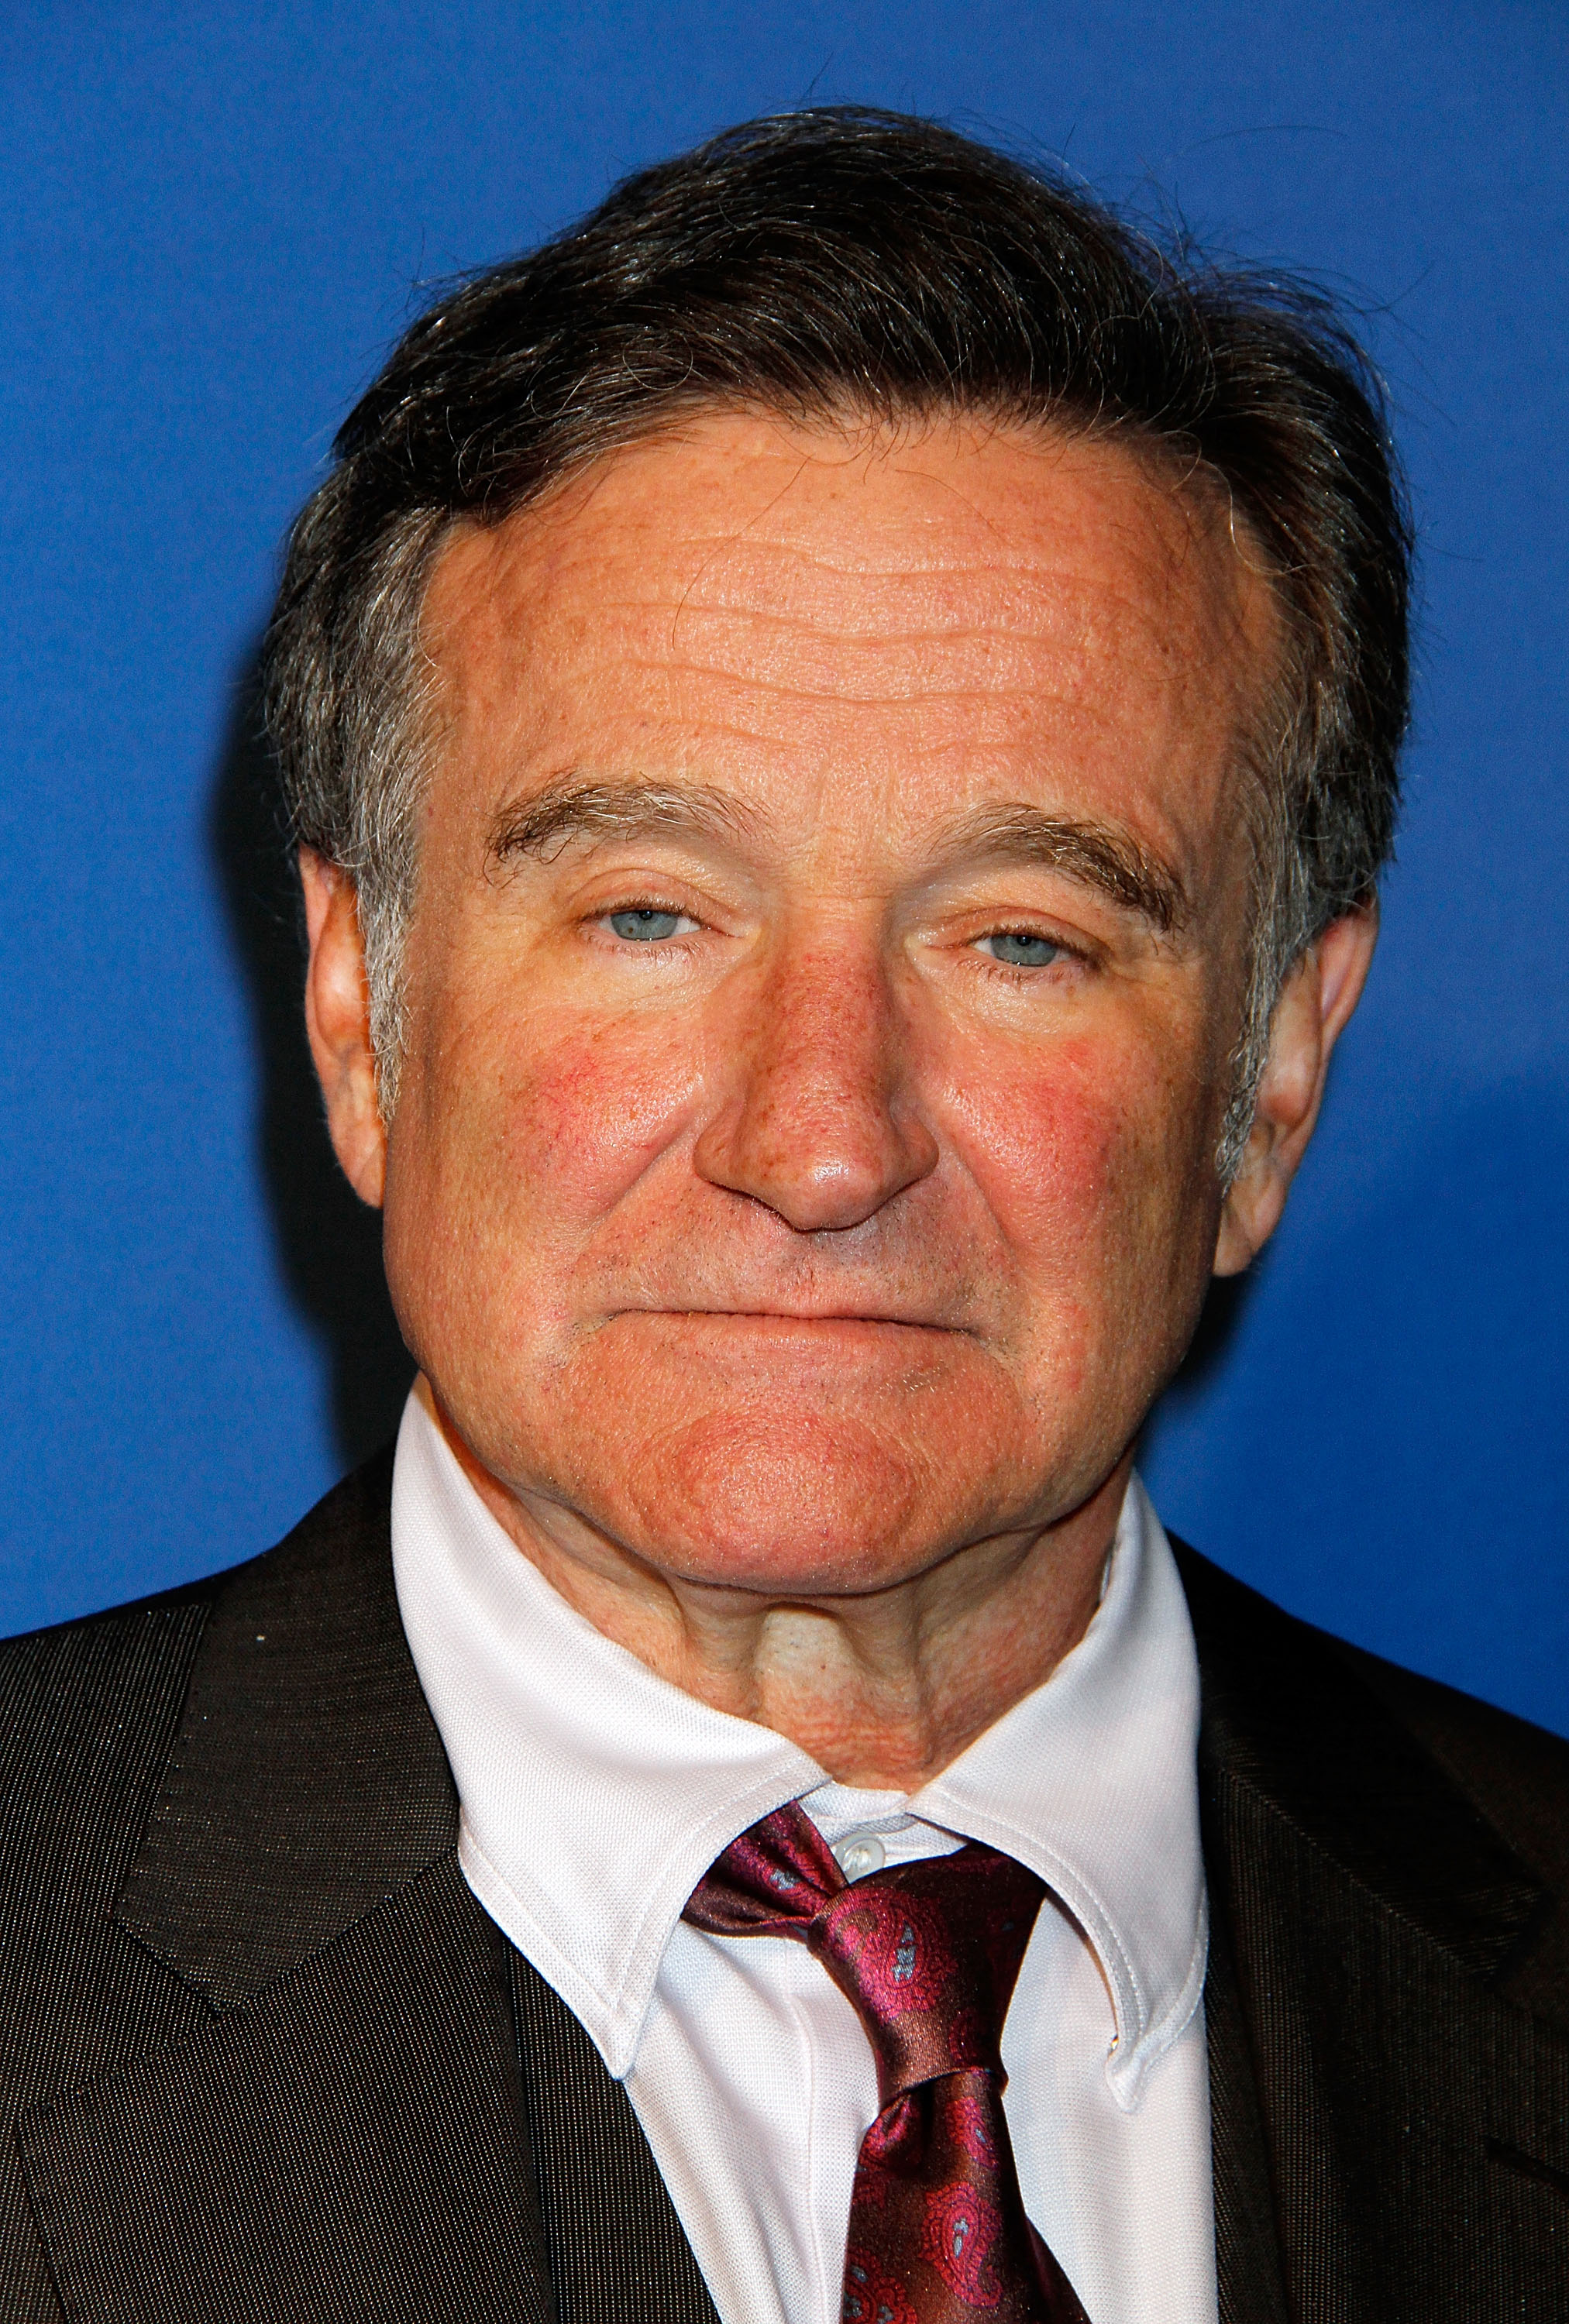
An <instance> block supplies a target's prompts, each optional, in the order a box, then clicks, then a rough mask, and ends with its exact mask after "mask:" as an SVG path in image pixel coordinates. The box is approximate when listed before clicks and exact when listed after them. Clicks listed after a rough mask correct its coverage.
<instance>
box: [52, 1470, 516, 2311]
mask: <svg viewBox="0 0 1569 2324" xmlns="http://www.w3.org/2000/svg"><path fill="white" fill-rule="evenodd" d="M389 1489H390V1469H389V1467H388V1465H387V1464H385V1463H383V1464H379V1465H378V1467H377V1468H376V1469H375V1470H374V1471H369V1472H362V1473H361V1475H360V1476H359V1477H357V1478H354V1479H350V1480H348V1482H347V1483H346V1485H344V1486H343V1487H340V1488H339V1489H338V1490H337V1492H336V1493H335V1494H333V1495H331V1496H330V1497H329V1498H328V1500H327V1501H326V1502H325V1503H324V1504H323V1505H322V1506H321V1508H319V1509H318V1510H317V1511H315V1512H313V1514H312V1516H311V1517H309V1518H307V1520H306V1521H305V1523H304V1525H303V1526H300V1528H299V1529H298V1530H297V1532H296V1533H295V1534H293V1535H291V1536H290V1538H289V1540H288V1541H287V1542H285V1543H284V1544H282V1545H281V1547H280V1548H279V1549H278V1550H276V1551H273V1552H272V1553H271V1554H269V1555H268V1556H267V1557H265V1558H262V1559H258V1560H256V1561H254V1563H253V1564H251V1565H249V1566H245V1567H241V1568H239V1569H238V1570H237V1571H236V1572H235V1573H233V1574H231V1575H229V1576H226V1577H225V1579H224V1580H223V1581H222V1582H220V1583H219V1584H217V1586H216V1589H215V1595H214V1602H213V1609H212V1612H211V1615H210V1617H209V1619H208V1625H207V1628H206V1630H205V1632H204V1635H203V1638H202V1643H201V1646H200V1648H199V1649H198V1655H197V1658H196V1662H195V1664H194V1666H193V1670H192V1676H191V1682H190V1688H189V1697H188V1700H187V1704H186V1709H185V1713H184V1717H183V1720H182V1722H181V1727H180V1734H179V1738H178V1740H177V1742H176V1745H175V1748H174V1750H173V1752H172V1753H171V1758H170V1761H169V1765H168V1766H167V1768H166V1770H165V1774H164V1777H163V1782H162V1789H161V1792H160V1795H159V1798H158V1800H157V1803H156V1804H155V1806H154V1809H153V1812H152V1817H151V1820H150V1821H149V1823H148V1826H147V1829H146V1832H145V1834H144V1837H143V1842H142V1845H141V1848H140V1849H139V1850H138V1852H137V1855H136V1858H135V1860H134V1863H133V1864H132V1866H131V1867H130V1870H129V1872H128V1874H127V1876H126V1878H125V1883H124V1885H123V1887H122V1889H121V1892H120V1897H119V1901H118V1905H117V1908H116V1918H117V1920H118V1922H119V1923H120V1925H121V1927H122V1929H123V1930H124V1931H125V1932H126V1933H127V1934H128V1935H130V1936H131V1937H133V1938H134V1939H135V1941H137V1942H138V1943H139V1944H141V1945H142V1946H143V1947H144V1948H145V1949H146V1950H147V1951H149V1952H151V1953H152V1954H153V1955H155V1956H156V1958H157V1959H158V1960H160V1961H161V1962H162V1963H163V1964H164V1966H165V1968H166V1969H168V1971H169V1972H170V1974H171V1976H173V1977H177V1978H180V1980H181V1981H182V1982H183V1983H184V1984H185V1985H186V1986H187V1987H191V1988H194V1990H195V1991H196V1992H198V1993H199V1994H200V1995H201V1996H202V1997H204V1998H205V1999H206V2001H207V2002H208V2005H209V2006H210V2008H211V2010H212V2013H213V2015H212V2017H211V2020H210V2022H209V2023H208V2024H204V2025H203V2026H201V2027H200V2028H199V2029H198V2031H197V2032H196V2033H192V2034H189V2035H188V2036H187V2037H186V2038H185V2039H183V2040H181V2041H180V2042H178V2043H174V2044H173V2045H171V2046H170V2047H167V2048H164V2049H160V2050H157V2051H155V2052H152V2053H151V2054H148V2055H144V2056H143V2058H141V2059H140V2060H139V2061H135V2062H134V2063H133V2064H131V2065H130V2066H128V2067H125V2068H122V2069H120V2070H116V2071H115V2073H114V2074H112V2075H110V2076H107V2077H105V2078H104V2079H102V2080H98V2081H96V2082H93V2083H91V2084H89V2085H88V2087H87V2088H86V2089H80V2090H78V2091H74V2092H71V2093H69V2094H68V2095H66V2096H63V2097H60V2098H56V2099H55V2100H53V2101H52V2102H51V2104H50V2105H48V2106H46V2107H41V2108H40V2109H38V2110H37V2111H35V2112H34V2113H33V2114H32V2116H29V2117H28V2118H27V2119H26V2121H25V2122H24V2124H23V2128H22V2134H21V2144H22V2150H23V2162H24V2167H25V2169H26V2172H27V2174H28V2179H29V2185H30V2190H31V2194H32V2201H33V2207H34V2210H35V2213H36V2216H37V2218H38V2222H39V2227H40V2231H41V2233H42V2237H43V2240H44V2244H45V2246H46V2249H47V2251H48V2254H49V2257H50V2263H51V2268H52V2270H53V2273H54V2276H55V2280H56V2282H57V2284H58V2286H59V2288H60V2295H61V2298H62V2301H63V2302H64V2305H65V2309H66V2312H67V2315H68V2317H69V2318H70V2319H73V2324H74V2319H81V2324H111V2320H112V2319H115V2324H118V2319H124V2324H132V2319H135V2324H146V2319H149V2318H151V2317H153V2316H156V2317H157V2318H159V2319H160V2324H229V2320H230V2319H233V2324H240V2320H241V2319H245V2324H254V2319H257V2318H261V2317H268V2318H279V2319H286V2318H299V2319H309V2324H350V2319H353V2324H362V2319H363V2320H364V2324H369V2319H372V2318H375V2319H378V2324H389V2319H392V2324H401V2319H405V2318H407V2319H409V2324H415V2319H418V2324H448V2319H450V2324H459V2319H462V2320H463V2324H470V2319H473V2324H478V2319H481V2318H484V2319H487V2320H488V2319H494V2318H495V2317H498V2316H501V2315H503V2314H504V2315H507V2316H509V2317H514V2316H515V2317H516V2318H518V2319H520V2324H547V2319H549V2316H550V2312H551V2301H550V2295H549V2284H548V2277H547V2273H546V2270H545V2266H544V2261H543V2248H542V2242H541V2237H540V2224H539V2212H538V2206H537V2201H536V2196H535V2186H534V2175H533V2168H532V2163H531V2154H530V2148H529V2142H528V2133H527V2126H526V2122H525V2117H524V2113H523V2105H522V2093H521V2087H520V2082H519V2077H518V2070H517V2050H516V2043H515V2040H514V2036H513V2027H512V2006H511V1998H510V1993H509V1989H508V1981H507V1970H506V1948H505V1945H504V1943H503V1940H502V1939H501V1937H500V1935H499V1933H498V1932H496V1931H495V1929H494V1926H493V1925H492V1923H490V1921H489V1920H488V1918H487V1917H486V1916H485V1914H484V1913H483V1912H482V1911H481V1909H480V1908H479V1906H478V1905H477V1904H475V1902H474V1900H473V1898H472V1897H471V1896H470V1895H469V1893H468V1890H467V1888H466V1886H465V1884H464V1882H463V1880H462V1878H461V1876H460V1874H459V1872H458V1870H457V1857H456V1838H457V1807H456V1801H455V1798H454V1795H453V1791H452V1784H451V1779H450V1776H449V1774H448V1768H447V1763H446V1759H445V1756H444V1754H443V1752H442V1750H441V1746H440V1742H439V1738H438V1736H437V1733H436V1729H435V1727H434V1725H433V1723H432V1721H431V1720H430V1717H429V1712H428V1711H427V1710H426V1707H425V1704H424V1701H423V1699H422V1697H421V1695H420V1689H419V1684H418V1682H417V1679H416V1677H415V1674H414V1670H413V1665H412V1663H411V1659H410V1656H409V1654H408V1649H407V1646H406V1645H405V1644H404V1641H403V1637H402V1630H401V1623H400V1622H399V1619H398V1614H397V1605H396V1600H395V1595H394V1592H393V1590H392V1574H391V1563H390V1544H389V1534H388V1506H389Z"/></svg>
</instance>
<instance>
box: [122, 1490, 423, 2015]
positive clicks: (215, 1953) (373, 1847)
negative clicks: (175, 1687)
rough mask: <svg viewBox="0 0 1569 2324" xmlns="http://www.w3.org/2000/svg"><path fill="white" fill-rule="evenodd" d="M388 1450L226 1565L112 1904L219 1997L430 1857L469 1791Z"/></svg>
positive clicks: (248, 1992)
mask: <svg viewBox="0 0 1569 2324" xmlns="http://www.w3.org/2000/svg"><path fill="white" fill-rule="evenodd" d="M391 1492H392V1460H391V1454H390V1452H389V1453H387V1454H384V1455H383V1456H382V1457H381V1458H379V1459H378V1460H376V1461H374V1462H371V1463H370V1464H369V1466H368V1467H366V1468H365V1469H363V1470H361V1471H357V1472H356V1473H355V1475H354V1476H352V1477H349V1478H347V1479H346V1480H345V1481H344V1482H343V1483H342V1484H341V1485H339V1486H338V1487H337V1489H336V1490H335V1491H334V1492H332V1493H330V1494H329V1495H328V1498H327V1499H326V1500H324V1501H323V1502H321V1503H320V1505H319V1506H318V1508H316V1509H314V1510H313V1511H312V1512H311V1514H310V1515H309V1517H307V1518H306V1519H305V1520H304V1521H303V1523H302V1524H300V1526H297V1527H296V1528H295V1530H294V1531H293V1533H291V1535H289V1536H288V1538H287V1539H286V1540H285V1541H283V1542H282V1543H281V1544H280V1545H279V1546H278V1548H276V1549H275V1550H272V1551H271V1552H270V1553H269V1554H267V1555H266V1556H264V1557H259V1558H255V1559H253V1560H252V1561H251V1563H249V1564H246V1565H242V1566H238V1567H236V1568H235V1571H234V1572H231V1573H228V1574H226V1575H224V1576H222V1577H221V1578H220V1580H219V1582H218V1583H217V1585H216V1591H215V1597H214V1600H213V1605H212V1610H211V1613H210V1615H209V1617H208V1624H207V1628H206V1630H205V1632H204V1635H203V1637H202V1640H201V1645H200V1646H199V1648H198V1653H197V1657H196V1662H195V1665H194V1668H193V1670H192V1674H191V1679H190V1684H189V1692H188V1695H187V1699H186V1706H185V1712H184V1717H183V1719H182V1720H181V1724H180V1735H179V1739H178V1741H177V1743H176V1745H175V1748H174V1750H173V1751H172V1753H171V1756H170V1759H169V1763H168V1766H167V1767H166V1768H165V1770H164V1775H163V1780H162V1786H161V1789H160V1792H159V1794H158V1798H157V1800H156V1802H155V1803H154V1805H153V1809H152V1815H151V1817H150V1819H149V1821H148V1824H147V1828H146V1831H145V1834H144V1837H143V1842H142V1845H141V1848H140V1849H139V1850H138V1852H137V1855H136V1858H135V1859H134V1863H133V1864H132V1866H131V1867H130V1870H129V1872H128V1873H127V1875H126V1877H125V1882H124V1884H123V1886H122V1887H121V1890H120V1895H119V1898H118V1900H117V1904H116V1907H115V1917H116V1919H117V1920H118V1922H119V1923H120V1925H121V1927H122V1928H124V1929H125V1930H126V1931H127V1932H128V1933H130V1934H131V1935H133V1936H134V1937H135V1938H136V1939H137V1940H138V1941H139V1942H140V1943H142V1944H143V1945H144V1946H145V1947H146V1948H147V1950H149V1951H150V1952H152V1953H153V1954H154V1955H156V1957H157V1958H158V1959H159V1960H162V1962H163V1963H164V1964H165V1965H166V1967H168V1968H170V1969H173V1970H174V1971H175V1972H176V1974H177V1975H178V1976H180V1978H183V1979H184V1980H185V1981H186V1983H187V1984H189V1985H190V1986H193V1987H195V1988H196V1989H197V1990H198V1992H199V1993H201V1994H202V1995H203V1996H204V1997H206V1998H207V1999H208V2001H210V2002H211V2003H212V2004H213V2005H214V2006H215V2007H217V2008H227V2007H229V2006H232V2005H233V2004H234V2003H235V2002H238V2001H242V2000H245V1999H246V1998H247V1997H250V1996H252V1995H254V1994H256V1993H258V1992H260V1991H261V1990H262V1989H263V1987H266V1986H268V1985H269V1984H271V1983H272V1979H273V1978H276V1977H278V1976H280V1975H281V1973H282V1972H283V1971H285V1970H287V1969H291V1968H292V1967H293V1966H294V1965H295V1964H296V1963H298V1962H299V1961H301V1960H304V1959H306V1958H307V1956H308V1955H309V1954H310V1953H312V1952H314V1951H316V1950H318V1948H320V1947H321V1946H322V1945H325V1944H328V1943H329V1942H330V1941H332V1940H333V1939H334V1938H335V1937H337V1936H338V1935H340V1934H341V1932H343V1931H344V1930H345V1929H346V1928H348V1927H350V1926H351V1925H352V1924H353V1923H355V1922H356V1921H358V1920H360V1919H361V1918H362V1917H363V1916H364V1915H365V1914H367V1913H369V1912H371V1911H373V1910H374V1908H375V1907H376V1906H377V1905H379V1904H382V1903H383V1901H384V1900H385V1899H386V1898H388V1897H390V1896H392V1895H395V1894H396V1893H397V1892H398V1891H399V1890H400V1889H401V1888H403V1887H405V1886H407V1885H408V1883H409V1882H410V1881H411V1880H414V1879H417V1878H418V1877H420V1874H422V1873H424V1872H427V1871H429V1869H430V1868H431V1867H432V1866H433V1865H435V1864H436V1863H437V1862H438V1860H439V1859H440V1858H442V1857H444V1856H446V1855H448V1854H449V1853H450V1852H451V1850H452V1849H453V1848H454V1847H455V1845H456V1842H457V1795H456V1794H455V1792H454V1790H453V1785H452V1778H451V1775H450V1774H449V1772H448V1766H447V1760H446V1757H445V1755H444V1753H443V1751H442V1748H441V1742H440V1738H439V1737H438V1734H437V1731H436V1727H435V1724H434V1721H433V1720H431V1717H430V1714H429V1711H428V1710H427V1709H426V1707H425V1701H424V1697H423V1696H422V1695H421V1693H420V1684H419V1681H418V1679H417V1678H416V1676H415V1673H414V1666H413V1664H412V1662H411V1660H410V1656H409V1650H408V1647H407V1646H406V1644H405V1643H404V1638H403V1632H402V1628H401V1623H400V1621H399V1618H398V1607H397V1600H396V1597H395V1595H394V1593H393V1589H392V1556H391V1538H390V1531H389V1518H388V1511H389V1507H390V1501H391Z"/></svg>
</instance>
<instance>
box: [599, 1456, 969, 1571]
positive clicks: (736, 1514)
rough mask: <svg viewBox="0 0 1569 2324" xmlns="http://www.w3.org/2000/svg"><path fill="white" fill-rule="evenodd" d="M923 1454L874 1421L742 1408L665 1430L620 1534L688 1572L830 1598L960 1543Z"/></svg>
mask: <svg viewBox="0 0 1569 2324" xmlns="http://www.w3.org/2000/svg"><path fill="white" fill-rule="evenodd" d="M934 1482H935V1480H934V1479H933V1478H932V1477H931V1476H930V1475H929V1473H928V1471H927V1467H926V1463H925V1462H921V1461H918V1460H917V1459H915V1458H913V1457H912V1456H911V1455H910V1454H909V1453H908V1452H905V1451H904V1450H903V1449H902V1448H900V1446H898V1445H896V1444H891V1443H889V1442H888V1441H887V1440H886V1439H885V1438H883V1437H882V1436H881V1435H880V1434H879V1433H878V1432H877V1431H876V1430H874V1429H872V1428H868V1427H866V1426H865V1425H859V1426H858V1425H855V1424H854V1423H850V1424H846V1423H845V1421H844V1419H843V1418H840V1419H839V1420H837V1421H836V1422H834V1423H830V1424H828V1425H825V1424H824V1423H823V1422H822V1421H821V1420H814V1419H807V1418H803V1417H802V1416H799V1415H791V1416H784V1415H780V1416H764V1415H757V1416H746V1417H741V1416H733V1415H727V1416H724V1417H722V1418H714V1419H709V1420H706V1421H697V1422H694V1423H691V1424H689V1425H687V1426H686V1427H684V1428H681V1429H680V1430H678V1431H677V1432H675V1433H674V1434H670V1435H669V1436H664V1437H662V1438H661V1439H660V1443H659V1446H658V1450H657V1452H654V1453H652V1455H651V1458H650V1459H649V1461H648V1462H647V1463H646V1464H645V1463H643V1462H639V1464H638V1466H637V1470H636V1471H635V1472H634V1473H632V1474H631V1475H629V1476H628V1477H627V1478H626V1479H625V1480H624V1482H623V1493H622V1494H618V1495H617V1496H616V1498H617V1499H623V1507H624V1516H623V1515H622V1512H620V1511H618V1512H617V1513H616V1518H617V1520H619V1521H618V1522H617V1521H614V1520H613V1522H614V1530H616V1531H617V1532H619V1533H621V1535H622V1537H623V1539H625V1540H627V1541H628V1543H629V1545H632V1546H633V1547H635V1548H637V1549H638V1550H639V1551H640V1552H641V1554H644V1555H648V1556H650V1557H651V1559H652V1560H653V1562H655V1563H658V1564H660V1565H661V1566H663V1567H665V1568H666V1569H667V1570H669V1571H671V1572H678V1573H679V1574H680V1575H681V1576H682V1578H683V1579H684V1580H687V1581H689V1582H713V1583H715V1585H724V1586H726V1587H729V1588H732V1589H757V1590H760V1591H769V1592H771V1593H774V1594H778V1593H779V1592H780V1591H783V1592H785V1593H788V1594H793V1593H797V1592H798V1593H799V1594H801V1595H803V1596H811V1595H817V1594H819V1593H821V1594H826V1595H833V1594H838V1593H843V1592H844V1591H870V1590H877V1589H881V1588H887V1587H890V1586H891V1585H892V1584H894V1583H896V1582H902V1581H907V1580H909V1578H910V1577H911V1576H912V1575H913V1574H915V1573H918V1572H921V1571H922V1570H923V1569H924V1568H925V1567H926V1566H927V1565H928V1564H930V1563H935V1562H936V1560H937V1558H938V1557H940V1556H941V1555H942V1554H944V1552H945V1551H946V1549H947V1548H948V1547H949V1546H950V1545H951V1529H952V1524H953V1519H954V1517H955V1514H956V1513H955V1508H954V1503H953V1499H952V1480H947V1489H946V1490H945V1491H944V1492H943V1494H942V1501H943V1508H942V1517H943V1519H944V1520H946V1523H944V1524H942V1525H938V1524H937V1523H936V1522H935V1521H934V1520H935V1518H936V1514H937V1513H936V1511H935V1509H934V1508H933V1502H934V1499H936V1496H935V1494H934V1492H933V1489H932V1488H933V1485H934Z"/></svg>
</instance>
